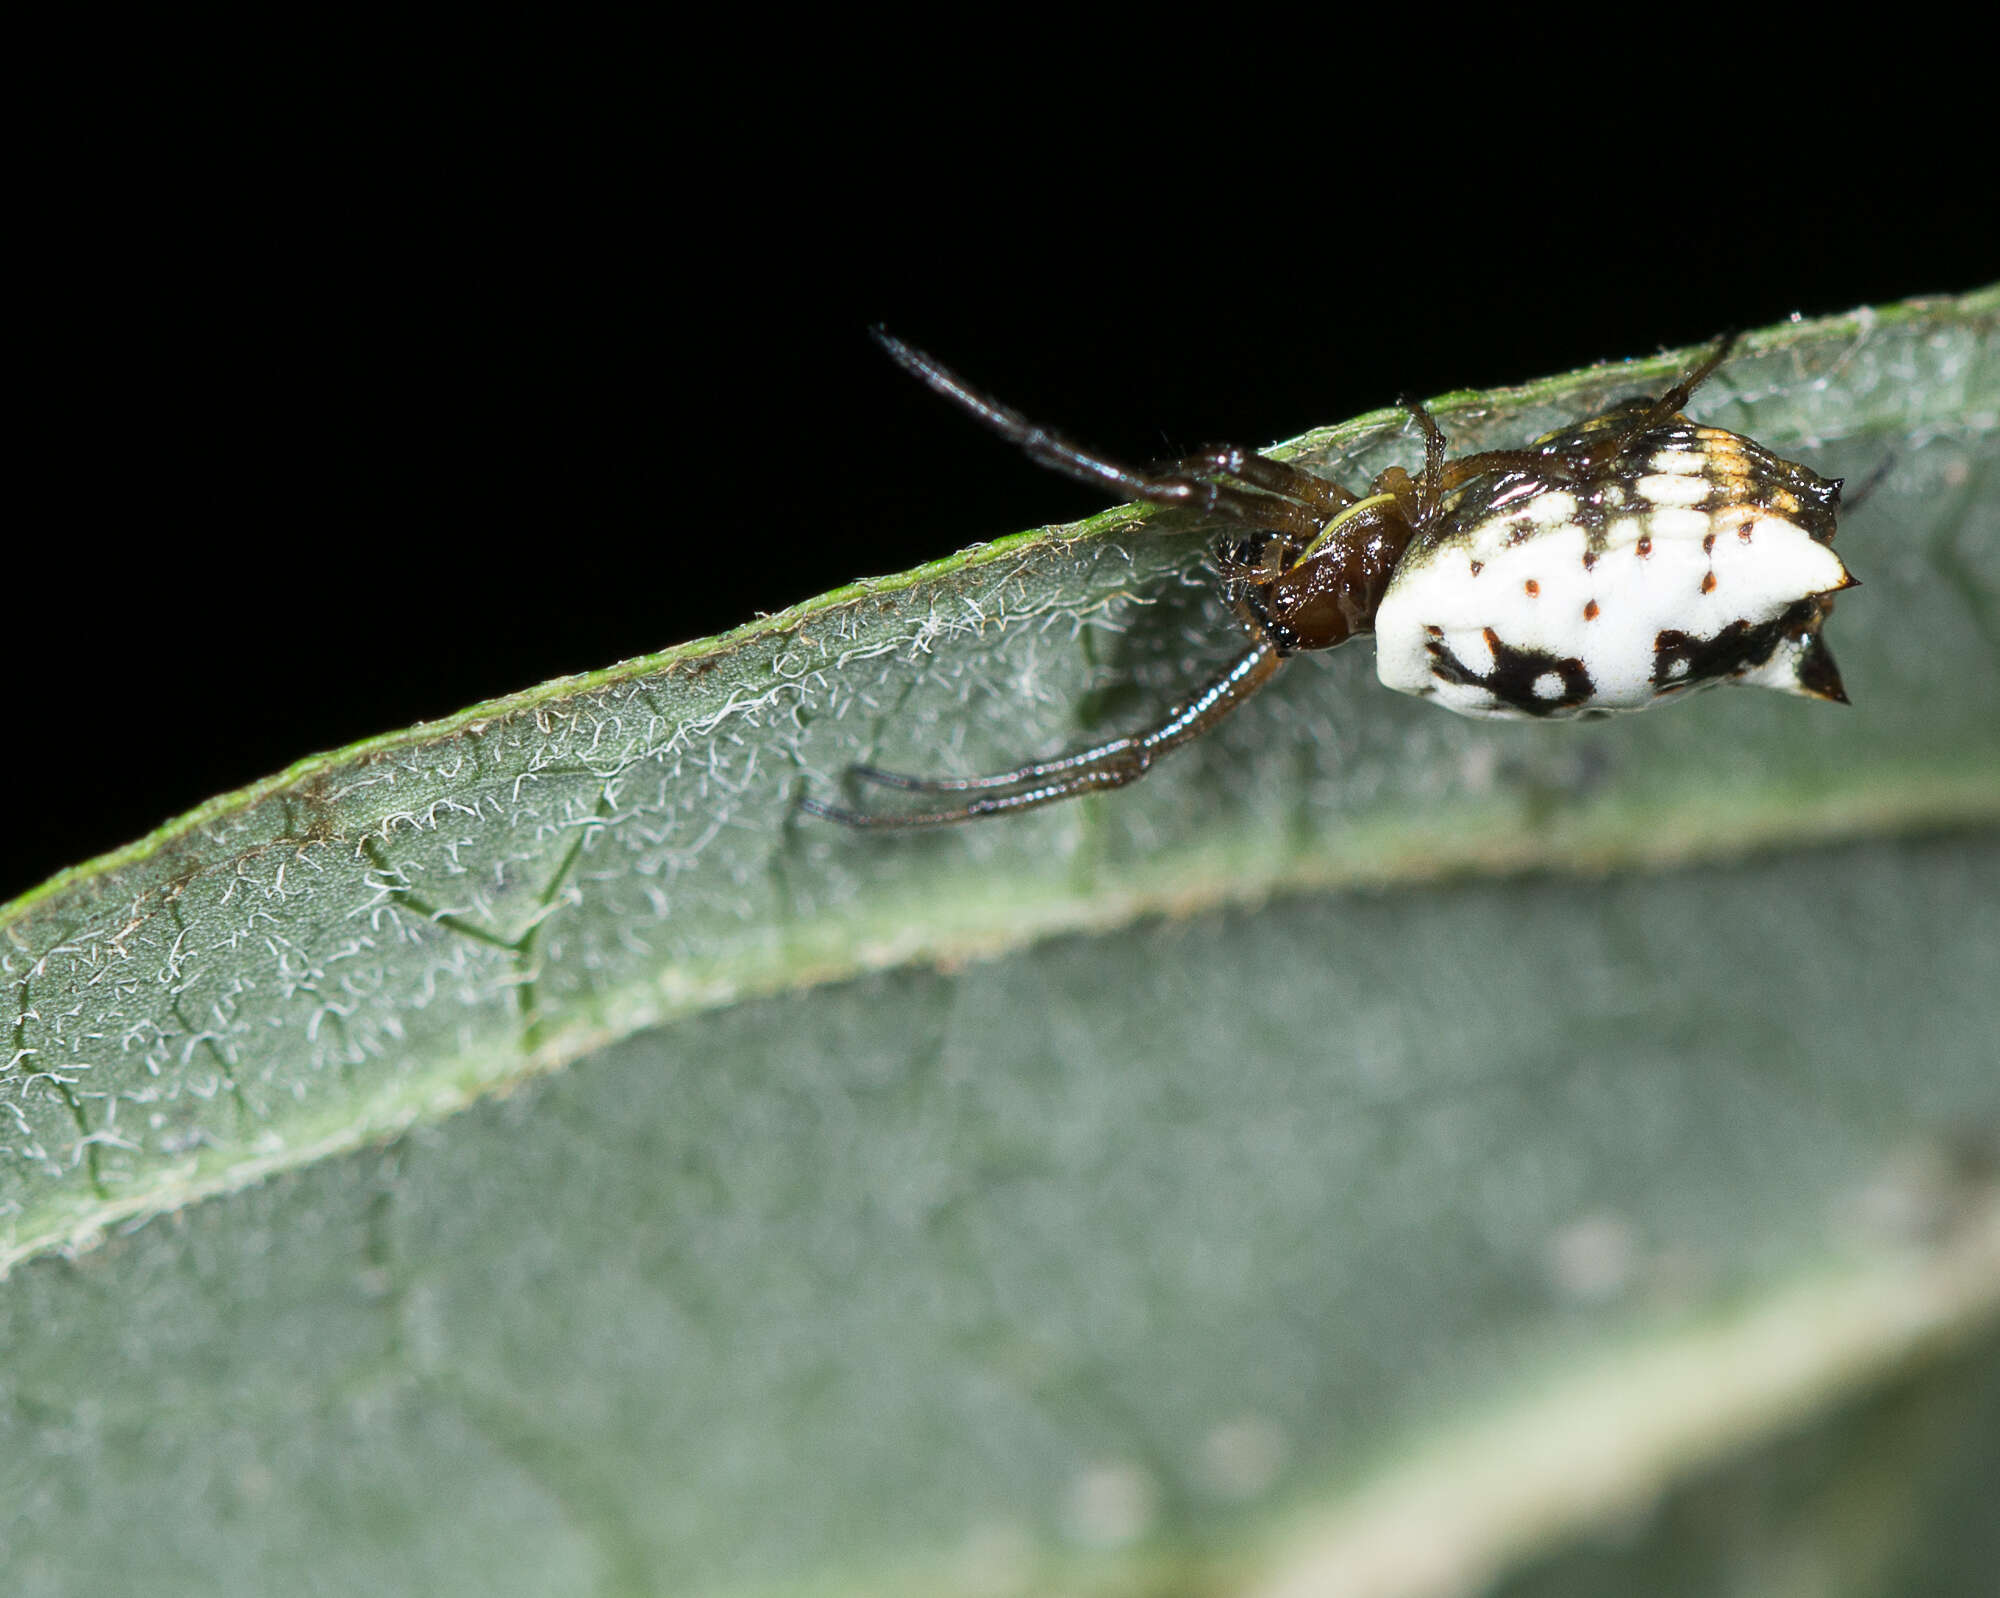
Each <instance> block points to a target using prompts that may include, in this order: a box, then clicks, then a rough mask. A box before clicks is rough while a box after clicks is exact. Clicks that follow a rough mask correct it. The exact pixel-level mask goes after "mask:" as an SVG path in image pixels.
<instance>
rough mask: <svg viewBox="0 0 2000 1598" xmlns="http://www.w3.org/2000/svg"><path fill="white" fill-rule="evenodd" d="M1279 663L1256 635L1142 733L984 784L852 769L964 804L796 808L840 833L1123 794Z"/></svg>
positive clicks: (804, 804) (806, 804)
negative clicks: (959, 796) (960, 796)
mask: <svg viewBox="0 0 2000 1598" xmlns="http://www.w3.org/2000/svg"><path fill="white" fill-rule="evenodd" d="M1283 664H1284V657H1283V656H1281V655H1280V654H1279V653H1278V649H1277V645H1276V644H1274V643H1273V642H1272V641H1271V639H1270V638H1269V637H1268V636H1266V635H1265V634H1264V632H1263V630H1262V629H1261V628H1259V629H1258V630H1257V634H1256V638H1255V640H1254V642H1252V644H1251V646H1250V648H1249V649H1248V651H1246V652H1245V653H1244V654H1243V655H1242V656H1241V657H1240V658H1239V659H1238V660H1237V661H1236V663H1235V664H1234V665H1232V666H1231V667H1230V668H1229V669H1228V670H1227V671H1226V672H1224V673H1223V674H1222V675H1221V676H1220V677H1217V678H1216V679H1215V680H1214V681H1213V682H1210V683H1209V684H1208V685H1207V686H1206V687H1204V688H1203V689H1202V690H1201V692H1200V693H1198V694H1196V695H1195V696H1194V697H1193V698H1191V699H1189V700H1188V701H1187V702H1186V703H1185V704H1181V705H1176V706H1175V707H1174V708H1173V709H1172V710H1170V711H1169V712H1168V713H1167V715H1166V717H1165V719H1164V720H1162V721H1161V722H1160V723H1159V724H1158V725H1157V726H1153V727H1149V728H1147V729H1146V730H1145V731H1144V732H1137V733H1131V734H1128V735H1127V736H1125V737H1122V738H1113V739H1111V740H1110V741H1109V742H1107V743H1101V744H1098V745H1096V746H1094V747H1092V748H1089V749H1082V750H1078V751H1077V752H1076V753H1075V754H1071V755H1064V756H1061V757H1060V758H1058V759H1055V760H1038V761H1033V762H1031V763H1030V764H1028V765H1025V766H1016V767H1015V768H1014V769H1013V770H1012V771H1003V772H996V773H994V774H993V775H991V776H986V777H907V776H904V775H902V774H901V773H899V772H892V771H882V770H879V769H877V768H876V767H873V766H856V767H855V768H854V775H855V776H857V777H860V778H862V779H863V780H864V781H868V782H873V783H877V784H879V785H881V786H883V787H889V788H900V789H903V790H905V791H907V792H910V793H931V794H956V793H967V792H980V793H982V794H983V797H981V798H977V799H971V800H968V801H967V802H965V803H964V804H958V805H951V806H947V807H945V808H943V809H938V810H924V811H917V812H915V813H912V814H905V815H897V814H893V813H889V814H881V813H876V812H872V811H866V810H850V809H847V808H845V807H844V806H841V805H833V804H828V803H827V802H826V801H824V800H821V799H814V798H810V797H807V798H803V799H801V800H800V801H799V808H800V809H802V810H804V811H805V812H806V813H807V814H808V815H813V816H818V817H820V818H821V819H823V820H826V821H837V822H839V823H840V824H841V825H842V826H844V827H944V826H950V825H951V824H952V823H954V822H959V821H971V820H974V819H975V818H977V817H980V816H999V815H1007V814H1010V813H1012V812H1014V811H1017V810H1033V809H1036V808H1038V807H1039V806H1042V805H1052V804H1055V803H1056V802H1057V801H1058V800H1062V799H1069V798H1072V797H1074V796H1076V795H1077V794H1084V793H1096V792H1099V791H1101V790H1105V789H1110V788H1122V787H1124V786H1125V785H1126V784H1127V783H1131V782H1137V781H1138V780H1139V779H1140V778H1141V777H1143V776H1144V775H1145V774H1146V772H1147V770H1148V769H1149V768H1150V767H1151V766H1152V764H1153V762H1154V761H1155V760H1157V759H1159V758H1160V756H1162V755H1164V754H1166V753H1167V752H1168V751H1169V750H1172V749H1177V748H1179V747H1180V745H1182V744H1184V743H1186V742H1187V741H1188V740H1189V739H1191V738H1198V737H1200V736H1201V735H1202V734H1203V733H1205V732H1207V731H1208V730H1209V729H1210V728H1211V727H1213V726H1214V725H1215V724H1216V723H1217V722H1219V721H1221V720H1222V718H1223V717H1224V716H1227V715H1228V714H1229V713H1230V711H1232V710H1234V709H1235V708H1236V707H1237V706H1238V705H1240V704H1242V703H1243V701H1244V700H1246V699H1248V698H1249V697H1250V696H1251V695H1252V694H1254V693H1256V692H1257V690H1258V689H1259V688H1262V687H1263V686H1264V684H1265V683H1267V682H1269V681H1270V680H1271V678H1272V677H1273V676H1275V675H1276V674H1277V670H1278V668H1279V666H1281V665H1283Z"/></svg>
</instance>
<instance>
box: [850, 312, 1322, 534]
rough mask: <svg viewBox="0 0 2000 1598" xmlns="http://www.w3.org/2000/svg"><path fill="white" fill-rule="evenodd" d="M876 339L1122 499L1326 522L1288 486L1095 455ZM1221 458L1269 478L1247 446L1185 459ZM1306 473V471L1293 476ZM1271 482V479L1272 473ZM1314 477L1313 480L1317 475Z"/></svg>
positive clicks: (1242, 474)
mask: <svg viewBox="0 0 2000 1598" xmlns="http://www.w3.org/2000/svg"><path fill="white" fill-rule="evenodd" d="M873 332H874V336H875V341H876V342H877V343H878V344H880V345H881V346H882V348H883V350H884V351H886V352H887V354H888V356H889V358H890V359H891V360H893V361H894V362H895V363H896V364H897V365H898V366H900V367H902V368H903V370H904V371H906V372H908V373H909V374H910V375H911V376H912V377H914V378H916V379H917V380H918V381H919V382H921V383H923V384H925V385H926V386H927V387H929V388H931V389H932V390H934V391H935V392H936V393H938V394H941V395H943V396H944V397H945V398H946V399H948V400H950V401H951V402H952V403H953V404H954V405H957V406H958V407H959V408H960V409H961V410H964V411H968V412H970V413H971V414H972V415H973V416H974V417H975V418H977V419H978V420H979V421H981V422H984V423H985V424H986V425H987V426H988V427H990V428H992V429H993V431H994V432H996V433H998V434H999V435H1000V436H1001V437H1002V438H1004V439H1006V440H1007V441H1008V442H1009V443H1011V444H1014V445H1016V446H1017V447H1019V448H1020V449H1021V451H1022V452H1023V453H1024V454H1026V455H1027V457H1028V459H1030V460H1031V461H1034V462H1035V463H1036V464H1037V465H1040V466H1046V467H1048V468H1050V469H1051V470H1052V471H1058V472H1061V473H1063V474H1064V475H1065V476H1067V477H1073V478H1075V479H1076V480H1077V481H1078V482H1081V483H1088V484H1090V485H1091V486H1092V487H1093V488H1100V489H1103V490H1105V491H1106V492H1108V493H1113V494H1117V495H1121V496H1123V497H1124V498H1127V499H1143V500H1145V501H1147V502H1148V503H1149V504H1154V505H1175V506H1182V507H1185V508H1187V509H1190V510H1195V511H1201V512H1205V513H1210V514H1214V515H1218V516H1225V517H1227V518H1228V519H1229V520H1231V521H1233V522H1240V523H1242V524H1243V525H1244V526H1246V527H1258V528H1263V529H1264V530H1266V531H1268V532H1274V533H1285V534H1289V535H1292V536H1295V537H1302V538H1308V539H1309V538H1311V537H1312V536H1313V534H1314V533H1316V532H1317V531H1318V530H1319V526H1320V523H1321V522H1323V521H1324V520H1325V518H1324V517H1322V516H1319V515H1318V514H1316V512H1315V511H1314V510H1313V509H1312V508H1311V505H1310V504H1303V505H1302V504H1298V503H1296V502H1295V501H1293V500H1291V499H1286V498H1282V497H1279V496H1281V495H1283V494H1285V493H1288V492H1290V490H1289V489H1277V490H1274V491H1272V492H1262V493H1252V492H1246V491H1245V490H1244V489H1241V488H1238V487H1235V486H1234V485H1233V484H1231V483H1227V482H1221V483H1218V482H1213V481H1210V480H1208V479H1206V478H1202V477H1197V476H1193V475H1191V474H1190V473H1189V472H1187V471H1185V470H1180V469H1177V468H1172V467H1170V468H1168V469H1167V470H1165V471H1162V472H1152V471H1145V470H1142V469H1140V468H1138V467H1135V466H1127V465H1125V464H1124V463H1123V462H1122V461H1114V460H1112V459H1111V458H1110V457H1109V456H1105V455H1099V454H1097V453H1096V452H1095V451H1093V450H1088V449H1085V448H1084V447H1083V446H1082V445H1081V444H1077V443H1074V442H1072V441H1071V440H1069V439H1067V438H1064V437H1063V436H1062V434H1060V433H1058V432H1056V431H1054V430H1053V429H1052V428H1047V427H1043V426H1042V425H1041V424H1040V423H1038V422H1031V421H1029V420H1028V418H1027V417H1025V416H1023V415H1022V414H1021V413H1020V412H1019V411H1017V410H1015V409H1014V407H1013V406H1011V405H1007V404H1003V403H1002V402H1001V401H999V400H997V399H995V398H994V397H993V396H992V395H991V394H987V393H984V392H982V391H981V390H979V389H976V388H974V387H973V386H972V385H971V384H970V383H968V382H966V381H965V379H964V378H962V377H960V376H959V375H958V374H957V373H956V372H954V371H953V370H952V369H951V368H950V367H948V366H946V365H945V364H944V363H943V362H942V361H940V360H938V359H937V358H936V357H935V356H931V355H926V354H925V353H924V352H923V351H922V350H920V349H917V348H916V347H915V346H914V345H910V344H905V343H904V342H903V341H902V340H901V339H899V338H896V337H894V336H893V335H891V334H889V333H887V332H884V331H883V330H882V329H881V328H879V327H878V328H875V329H873ZM1216 456H1224V457H1227V458H1228V459H1230V460H1236V461H1239V462H1241V463H1243V469H1242V470H1240V471H1238V472H1235V473H1230V475H1234V476H1236V477H1238V478H1239V479H1240V480H1241V481H1243V482H1245V483H1248V484H1250V485H1251V486H1252V487H1253V488H1262V487H1264V484H1263V483H1262V482H1260V481H1259V478H1260V477H1271V476H1272V474H1267V473H1265V472H1264V471H1263V470H1262V468H1261V467H1256V466H1250V465H1249V464H1248V463H1249V462H1251V461H1253V460H1261V459H1262V457H1259V456H1257V455H1255V454H1254V452H1252V451H1248V450H1244V451H1237V450H1233V449H1227V448H1224V449H1217V450H1213V451H1211V452H1210V453H1209V455H1208V456H1206V457H1197V458H1196V460H1195V461H1193V462H1190V463H1187V464H1190V465H1195V466H1198V467H1199V468H1200V469H1201V470H1214V471H1219V472H1224V473H1229V467H1228V466H1227V465H1218V466H1207V465H1202V464H1201V463H1202V461H1204V460H1207V459H1213V458H1214V457H1216ZM1263 464H1264V465H1265V466H1269V467H1271V468H1273V469H1274V470H1275V472H1276V473H1278V474H1283V476H1284V480H1285V481H1287V482H1291V481H1293V480H1294V479H1293V477H1292V475H1291V474H1292V468H1289V467H1284V466H1281V465H1280V463H1279V462H1277V461H1267V462H1264V463H1263ZM1298 475H1300V476H1303V475H1305V474H1303V473H1300V474H1298ZM1272 480H1275V478H1273V479H1272ZM1314 481H1315V482H1317V481H1318V479H1314Z"/></svg>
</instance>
